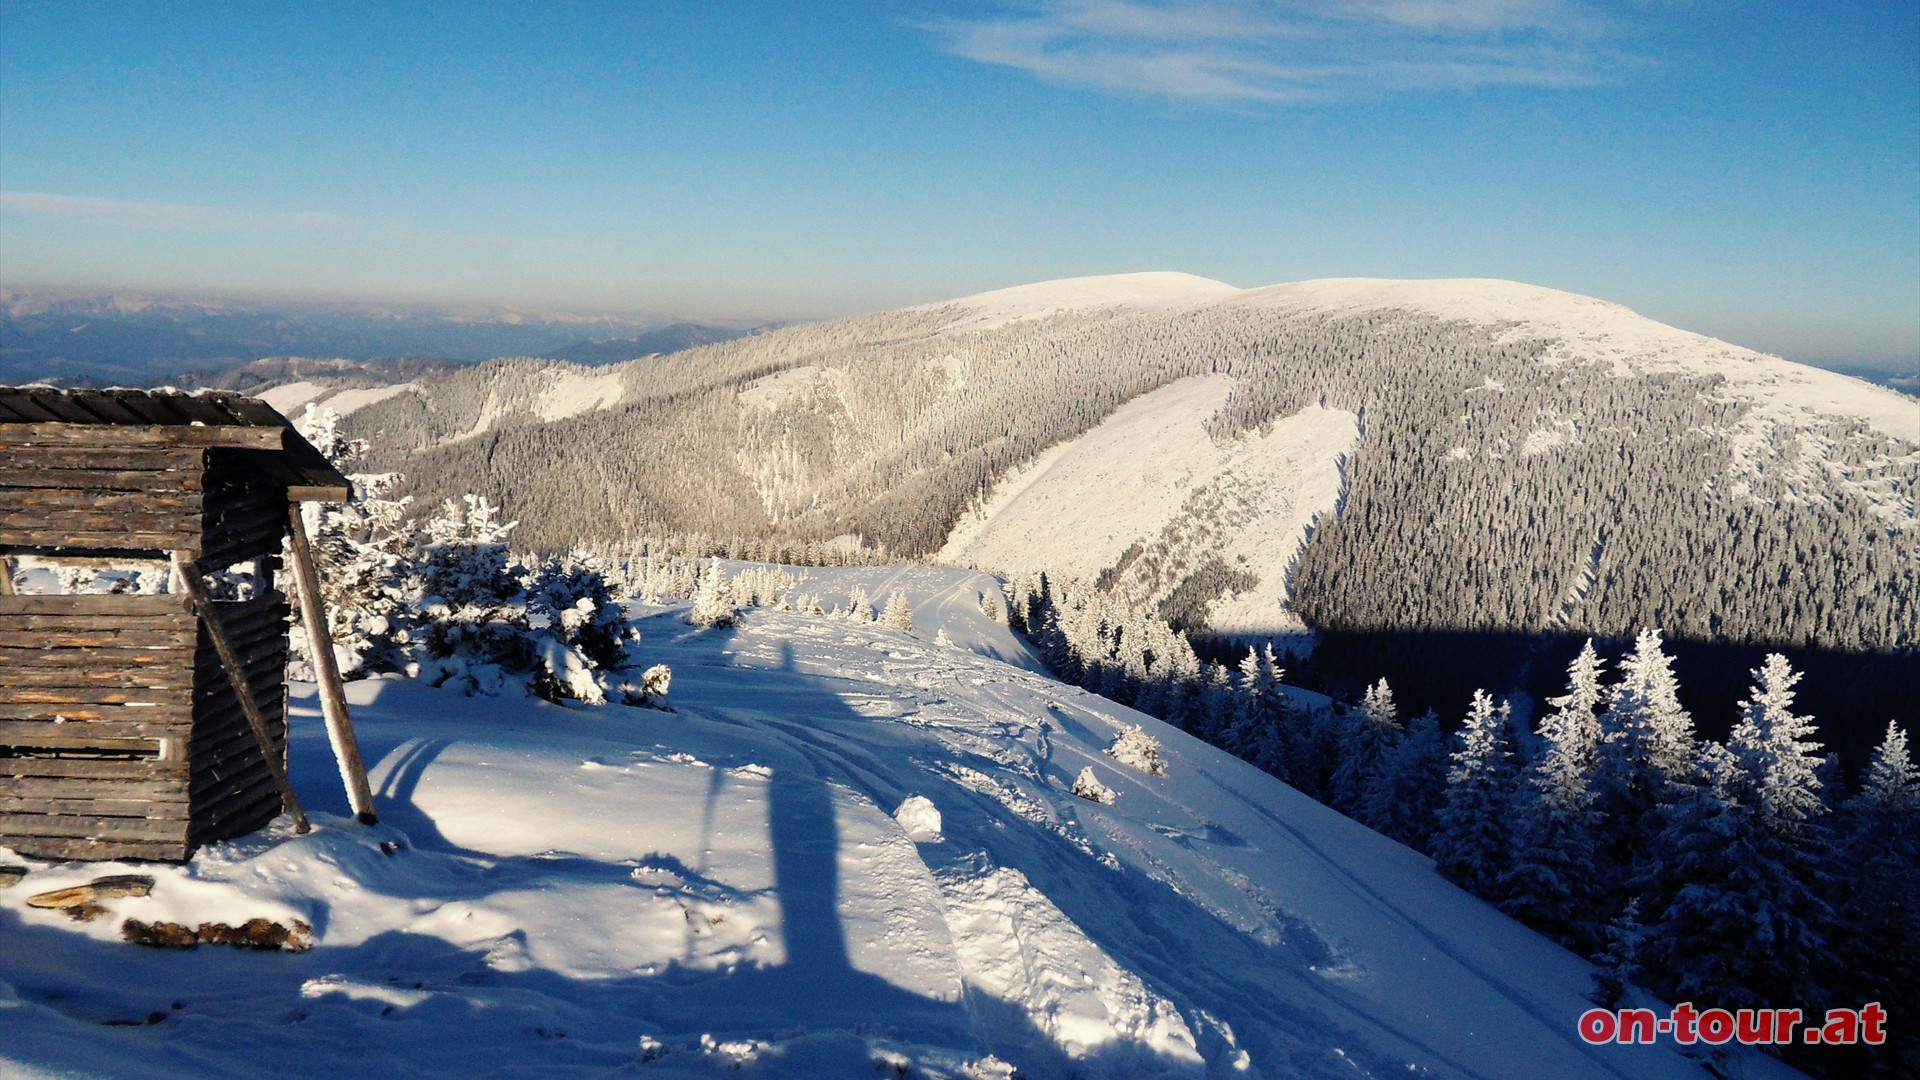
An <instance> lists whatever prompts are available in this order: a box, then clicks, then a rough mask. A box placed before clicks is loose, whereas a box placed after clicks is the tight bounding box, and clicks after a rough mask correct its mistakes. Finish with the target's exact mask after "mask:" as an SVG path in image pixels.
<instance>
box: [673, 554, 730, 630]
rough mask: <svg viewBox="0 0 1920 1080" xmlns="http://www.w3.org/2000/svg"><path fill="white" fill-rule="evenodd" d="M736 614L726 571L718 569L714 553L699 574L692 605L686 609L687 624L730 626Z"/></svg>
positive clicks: (717, 561) (718, 561)
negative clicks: (698, 585)
mask: <svg viewBox="0 0 1920 1080" xmlns="http://www.w3.org/2000/svg"><path fill="white" fill-rule="evenodd" d="M737 615H738V612H736V611H735V610H734V607H733V597H732V596H731V595H729V590H728V588H727V577H726V572H725V571H723V570H721V569H720V558H719V556H717V555H716V556H714V557H713V559H712V560H710V561H709V562H708V563H707V568H706V570H705V571H704V572H702V573H701V575H700V587H699V589H698V590H697V591H696V592H695V593H694V595H693V607H692V608H690V609H688V611H687V617H686V618H687V624H688V625H689V626H699V627H705V628H713V627H723V626H732V625H733V621H734V618H735V617H736V616H737Z"/></svg>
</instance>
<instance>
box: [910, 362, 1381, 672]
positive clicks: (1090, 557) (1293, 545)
mask: <svg viewBox="0 0 1920 1080" xmlns="http://www.w3.org/2000/svg"><path fill="white" fill-rule="evenodd" d="M1235 385H1236V384H1235V381H1234V380H1233V379H1231V378H1229V377H1227V376H1224V375H1213V376H1196V377H1193V378H1187V379H1181V380H1180V381H1178V382H1175V383H1173V384H1171V385H1169V386H1165V387H1162V388H1161V389H1159V390H1156V391H1154V392H1152V393H1150V394H1146V395H1144V396H1142V397H1139V398H1135V399H1134V400H1133V401H1130V402H1128V403H1127V404H1126V405H1123V406H1121V407H1120V409H1119V410H1117V411H1116V412H1114V413H1113V415H1111V416H1109V417H1108V418H1107V419H1106V420H1104V421H1102V422H1101V423H1100V424H1099V426H1097V427H1095V428H1094V429H1093V430H1092V431H1089V432H1087V433H1086V434H1084V435H1082V436H1080V437H1079V438H1077V439H1072V440H1069V441H1067V442H1064V443H1060V444H1058V445H1056V446H1054V447H1051V448H1049V449H1048V450H1047V451H1045V452H1044V453H1042V454H1041V455H1040V456H1039V457H1038V458H1036V459H1034V461H1033V462H1031V463H1030V464H1029V465H1027V466H1026V467H1024V468H1022V469H1020V470H1018V471H1016V472H1015V473H1013V474H1012V475H1011V476H1008V477H1005V478H1003V479H1002V480H1001V481H1000V483H998V484H997V485H995V487H994V490H993V493H992V495H991V496H990V497H989V498H988V500H987V501H986V502H985V503H984V504H983V505H982V506H981V507H980V509H978V510H977V511H975V512H973V513H971V514H969V515H967V516H966V517H965V518H963V519H962V520H961V521H960V522H959V523H958V524H957V525H956V526H955V528H954V530H953V533H952V534H951V535H950V536H949V537H948V540H947V544H946V546H945V547H944V548H943V549H941V551H940V553H939V554H938V555H937V556H935V558H936V561H939V562H945V563H951V564H955V565H961V566H982V567H991V568H994V569H997V570H1001V571H1011V570H1048V571H1050V572H1055V573H1067V574H1072V575H1077V576H1079V577H1082V578H1087V579H1092V578H1094V577H1095V576H1096V575H1098V574H1099V573H1100V572H1101V571H1102V570H1104V569H1106V568H1108V567H1110V566H1114V565H1116V564H1117V563H1119V562H1121V560H1122V558H1123V556H1124V555H1125V554H1126V553H1127V552H1128V551H1129V549H1131V548H1135V547H1136V546H1137V547H1138V549H1139V552H1138V554H1137V555H1136V556H1135V557H1134V558H1133V560H1132V561H1131V563H1130V564H1129V567H1128V572H1127V573H1126V574H1124V575H1123V576H1122V578H1121V580H1120V582H1119V583H1118V584H1119V594H1120V595H1121V596H1122V597H1124V598H1125V599H1126V600H1127V601H1128V602H1129V603H1131V604H1132V605H1133V606H1134V607H1136V608H1137V609H1139V610H1147V611H1151V610H1153V608H1154V607H1155V606H1157V605H1158V603H1159V602H1160V601H1161V600H1163V599H1165V597H1166V596H1167V594H1168V593H1170V592H1172V591H1173V589H1175V588H1176V587H1178V586H1179V584H1180V583H1181V581H1182V580H1184V579H1185V577H1186V576H1187V575H1188V574H1189V573H1191V572H1192V571H1193V569H1194V567H1195V566H1197V565H1198V564H1199V563H1200V562H1202V561H1203V560H1205V559H1206V558H1207V557H1209V556H1217V557H1220V558H1222V559H1223V561H1225V562H1226V563H1227V564H1228V565H1229V566H1230V567H1232V568H1233V569H1235V570H1238V571H1240V572H1242V573H1245V574H1250V575H1252V577H1253V578H1254V579H1255V580H1256V582H1257V583H1256V584H1254V585H1253V586H1252V587H1249V588H1243V589H1240V590H1238V591H1237V592H1235V593H1233V594H1231V595H1229V596H1226V597H1224V598H1223V599H1222V600H1221V601H1220V602H1219V603H1217V604H1215V606H1214V607H1213V609H1212V612H1211V615H1210V618H1209V619H1208V625H1210V626H1211V627H1212V628H1213V629H1214V630H1216V631H1219V632H1221V633H1228V634H1231V633H1234V632H1236V631H1242V630H1244V631H1248V632H1253V631H1259V632H1263V633H1269V634H1271V633H1273V632H1275V631H1284V630H1289V629H1290V630H1295V631H1304V630H1305V624H1304V623H1301V622H1300V621H1299V619H1298V618H1297V617H1296V616H1294V615H1293V614H1292V612H1290V611H1289V610H1288V609H1287V598H1288V570H1289V567H1290V566H1291V564H1292V562H1293V559H1294V558H1295V556H1296V555H1297V554H1298V552H1299V550H1300V547H1301V545H1302V544H1303V543H1304V542H1305V540H1306V537H1307V530H1308V529H1309V528H1310V527H1311V525H1312V523H1313V521H1314V519H1315V518H1316V517H1317V516H1319V515H1321V514H1325V513H1328V512H1330V511H1332V510H1333V508H1334V505H1335V503H1336V501H1337V500H1338V498H1339V494H1340V461H1341V459H1342V457H1343V456H1344V455H1345V454H1346V453H1347V452H1348V451H1349V450H1351V449H1352V447H1353V444H1354V441H1355V440H1356V439H1357V438H1358V436H1359V429H1358V427H1357V425H1356V418H1355V417H1354V415H1353V414H1352V413H1349V412H1344V411H1341V410H1337V409H1324V408H1320V407H1318V406H1315V407H1310V408H1307V409H1305V410H1302V411H1301V412H1299V413H1297V414H1295V415H1293V416H1290V417H1286V418H1284V419H1282V420H1280V421H1279V422H1278V423H1276V424H1274V425H1273V426H1272V428H1271V429H1270V430H1268V431H1265V432H1262V433H1260V434H1257V435H1252V436H1249V437H1246V438H1242V439H1236V440H1233V441H1231V442H1226V443H1221V442H1216V441H1215V440H1214V439H1213V437H1212V436H1211V435H1210V434H1209V433H1208V431H1207V429H1206V424H1207V421H1208V420H1210V419H1211V418H1212V417H1213V416H1214V414H1215V413H1216V412H1217V411H1218V410H1219V409H1220V407H1221V406H1222V405H1224V404H1226V401H1227V398H1228V396H1229V395H1230V394H1232V393H1233V390H1234V387H1235Z"/></svg>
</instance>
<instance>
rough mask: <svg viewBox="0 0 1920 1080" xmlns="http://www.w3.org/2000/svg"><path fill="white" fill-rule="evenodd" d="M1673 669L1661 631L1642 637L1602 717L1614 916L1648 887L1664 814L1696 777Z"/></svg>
mask: <svg viewBox="0 0 1920 1080" xmlns="http://www.w3.org/2000/svg"><path fill="white" fill-rule="evenodd" d="M1672 664H1673V662H1672V660H1671V659H1669V658H1668V657H1667V655H1666V653H1665V652H1663V651H1662V650H1661V647H1660V632H1659V631H1658V630H1642V631H1640V634H1639V636H1638V637H1637V638H1635V640H1634V644H1633V650H1632V651H1631V652H1629V653H1628V654H1627V656H1626V658H1625V659H1623V660H1622V661H1621V662H1620V672H1621V676H1620V681H1619V682H1618V683H1616V684H1614V686H1613V687H1612V689H1611V690H1610V691H1609V692H1608V694H1607V709H1606V712H1605V713H1604V714H1602V716H1601V717H1600V731H1601V742H1600V746H1599V748H1598V750H1597V753H1596V762H1595V771H1594V794H1595V809H1597V810H1598V811H1599V812H1600V813H1601V814H1602V815H1603V816H1604V818H1605V820H1606V829H1605V830H1604V835H1605V842H1604V843H1603V844H1602V846H1601V848H1600V850H1599V853H1598V854H1599V860H1598V861H1599V873H1600V874H1601V880H1603V881H1606V882H1608V883H1609V896H1608V900H1607V903H1606V907H1607V908H1608V909H1609V910H1618V908H1619V906H1620V905H1621V904H1624V903H1625V902H1626V897H1627V895H1628V893H1629V892H1638V891H1640V889H1641V888H1644V887H1646V883H1645V882H1643V881H1640V875H1642V874H1643V873H1644V872H1645V871H1646V870H1647V869H1648V868H1647V867H1646V866H1644V865H1642V864H1643V863H1644V861H1645V860H1646V859H1647V857H1648V855H1649V853H1650V852H1651V851H1652V848H1653V844H1654V841H1655V839H1656V838H1657V837H1658V836H1659V835H1660V832H1661V830H1662V829H1663V828H1664V823H1663V821H1662V820H1661V814H1662V813H1663V812H1664V810H1665V808H1666V807H1668V806H1669V805H1671V804H1672V803H1674V802H1675V801H1677V800H1678V799H1680V798H1681V797H1682V796H1684V795H1685V794H1686V793H1687V791H1688V789H1689V788H1690V787H1691V786H1692V784H1693V781H1694V780H1695V778H1696V776H1697V766H1696V762H1695V756H1696V753H1697V748H1696V746H1695V741H1694V736H1693V718H1692V717H1690V716H1688V715H1687V712H1686V710H1685V709H1683V708H1681V707H1680V698H1679V684H1678V682H1677V681H1676V680H1675V679H1674V676H1673V666H1672ZM1636 882H1638V883H1639V885H1638V886H1637V887H1636V885H1635V883H1636ZM1650 902H1651V901H1650ZM1643 914H1646V913H1645V912H1643Z"/></svg>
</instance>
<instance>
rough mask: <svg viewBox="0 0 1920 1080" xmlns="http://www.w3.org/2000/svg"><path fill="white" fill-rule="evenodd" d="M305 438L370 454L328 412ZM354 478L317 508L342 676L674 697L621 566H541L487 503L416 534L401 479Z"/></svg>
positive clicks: (570, 695)
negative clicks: (512, 549) (643, 646)
mask: <svg viewBox="0 0 1920 1080" xmlns="http://www.w3.org/2000/svg"><path fill="white" fill-rule="evenodd" d="M301 427H302V430H303V432H304V433H306V434H307V436H308V438H309V440H311V441H313V442H314V444H315V445H316V446H318V447H320V449H321V450H322V451H323V452H326V453H327V454H328V455H329V456H330V457H332V458H333V459H334V460H335V462H336V463H339V464H342V465H344V464H345V463H346V462H347V461H348V460H349V459H350V458H351V457H352V456H353V454H354V453H355V452H356V450H357V448H356V447H355V446H354V445H353V444H350V443H348V442H346V441H345V440H343V439H341V438H339V436H338V434H337V429H336V428H335V426H334V420H333V418H332V417H331V416H330V414H328V413H326V412H325V411H319V412H316V411H315V410H311V409H310V410H308V413H307V415H306V417H305V418H303V421H302V425H301ZM351 479H352V481H353V484H354V498H353V499H352V500H351V501H349V502H347V503H345V504H341V505H335V506H322V507H310V508H307V511H306V512H307V515H308V516H307V524H308V530H309V533H310V534H311V537H312V540H313V546H314V555H315V559H316V561H317V562H318V563H319V564H320V566H319V570H320V574H319V577H320V581H321V588H322V590H323V591H324V593H325V595H324V596H322V597H321V599H322V600H323V601H324V603H325V605H326V608H327V612H328V625H329V629H330V630H332V632H333V636H334V654H335V659H336V660H337V661H338V662H339V666H340V670H341V674H342V675H344V676H346V677H348V678H352V677H354V676H357V675H367V674H372V673H375V672H381V671H398V672H404V673H406V674H410V675H413V676H415V677H417V678H419V679H421V680H422V681H425V682H427V683H430V684H432V685H435V686H444V687H448V688H450V689H455V690H459V691H462V692H464V693H468V694H474V693H480V694H502V693H510V692H521V693H530V694H533V695H536V696H539V697H542V698H546V699H548V700H551V701H560V700H577V701H584V702H590V703H595V704H598V703H601V702H605V701H608V700H610V699H612V700H624V701H630V702H639V703H653V702H656V701H658V700H659V699H661V698H664V697H665V695H666V684H667V681H668V675H667V673H666V669H665V668H664V667H658V666H657V667H656V668H654V669H651V670H649V671H647V672H645V673H644V674H642V673H640V672H639V667H640V657H639V654H638V651H637V650H638V646H639V643H640V635H639V632H638V631H637V630H635V629H634V628H633V626H632V625H631V624H630V623H629V622H628V620H627V617H626V614H625V612H624V611H622V610H621V607H620V603H619V596H618V594H617V593H616V589H615V586H616V584H621V585H625V584H626V583H627V582H626V581H625V580H623V579H624V578H625V576H626V575H624V574H623V573H622V572H621V570H620V569H619V567H617V565H616V564H614V563H612V562H610V561H607V560H602V559H598V558H596V557H595V556H593V555H592V554H591V553H588V552H576V553H574V554H573V555H570V556H567V557H564V558H549V559H545V560H542V561H539V562H538V563H537V565H534V566H531V567H530V566H528V565H527V563H528V562H529V561H532V560H523V559H520V558H516V557H514V556H513V555H512V554H510V553H509V551H508V549H507V539H508V537H509V536H510V535H511V533H512V532H513V530H514V528H515V523H513V522H506V521H502V520H501V516H500V512H499V509H498V508H497V507H495V506H494V505H493V504H492V503H491V502H489V501H488V500H487V499H485V498H482V497H477V496H473V495H468V496H466V497H464V498H462V499H460V500H458V501H455V500H452V499H449V500H447V501H446V502H445V503H444V504H443V505H442V507H441V509H440V511H439V512H438V513H436V514H434V515H433V516H432V517H430V518H428V519H427V520H426V521H425V522H423V523H415V522H412V521H409V520H408V519H407V517H406V509H407V507H406V503H405V502H404V501H403V500H392V499H388V498H385V496H384V493H385V492H386V490H387V489H388V487H389V486H390V485H391V482H392V478H391V477H384V476H367V475H358V474H356V475H352V476H351ZM292 640H293V643H294V646H295V652H296V657H297V658H298V660H299V661H301V662H297V663H296V666H295V670H294V674H295V676H296V677H299V676H302V675H305V676H307V677H311V669H310V668H306V666H305V663H304V661H305V656H304V652H305V646H306V635H305V634H304V633H295V634H293V635H292ZM303 668H305V670H302V669H303ZM629 672H632V673H633V674H632V676H631V677H629V675H628V673H629Z"/></svg>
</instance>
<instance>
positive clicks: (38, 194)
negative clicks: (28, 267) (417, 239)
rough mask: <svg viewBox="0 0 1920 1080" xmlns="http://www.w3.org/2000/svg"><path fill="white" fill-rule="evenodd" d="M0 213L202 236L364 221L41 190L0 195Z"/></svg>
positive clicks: (325, 228) (359, 225) (348, 227)
mask: <svg viewBox="0 0 1920 1080" xmlns="http://www.w3.org/2000/svg"><path fill="white" fill-rule="evenodd" d="M0 212H3V213H9V214H35V215H40V216H44V217H56V218H64V219H66V220H69V221H94V222H101V223H105V224H110V225H120V226H127V227H132V228H146V229H190V230H195V231H201V232H232V233H289V232H297V233H312V232H345V231H354V230H359V229H363V228H365V227H366V226H365V223H363V222H361V221H359V220H357V219H355V218H350V217H343V216H341V215H339V214H323V213H318V212H314V211H292V212H261V211H257V210H234V209H229V208H226V207H217V206H190V205H186V204H182V203H166V202H148V201H144V200H136V199H102V198H96V197H94V196H91V195H56V194H51V193H48V192H43V191H0Z"/></svg>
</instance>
